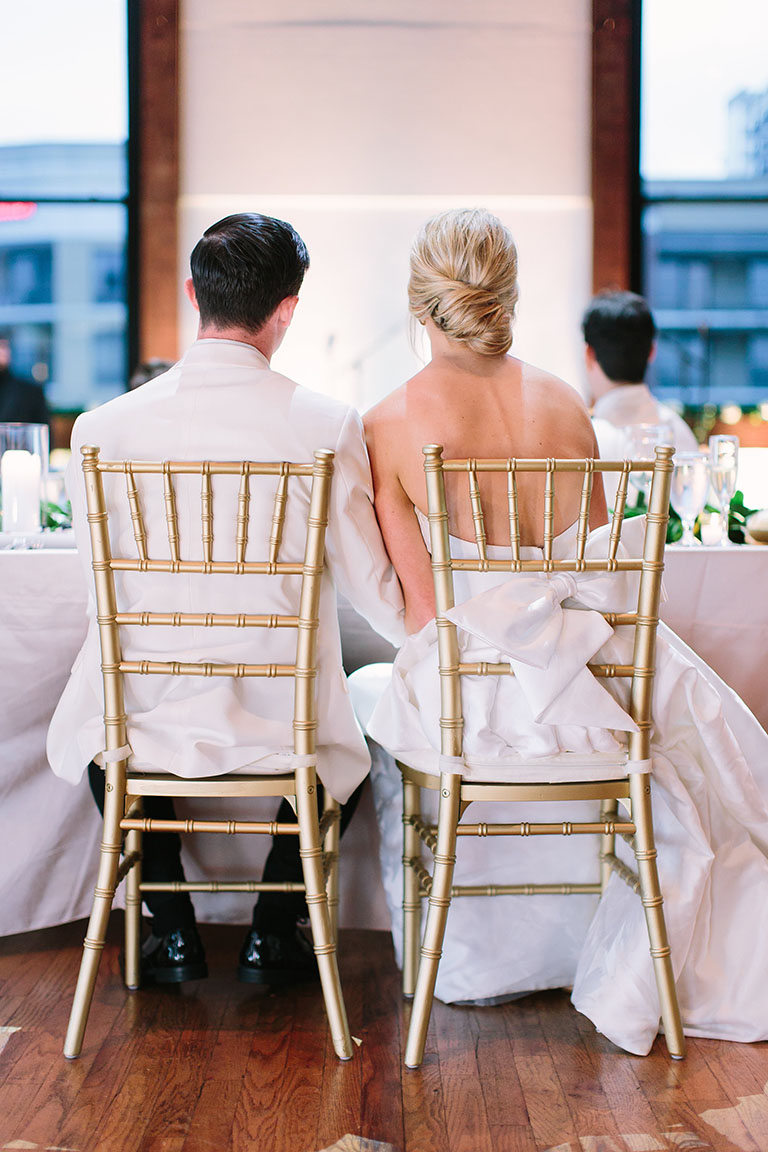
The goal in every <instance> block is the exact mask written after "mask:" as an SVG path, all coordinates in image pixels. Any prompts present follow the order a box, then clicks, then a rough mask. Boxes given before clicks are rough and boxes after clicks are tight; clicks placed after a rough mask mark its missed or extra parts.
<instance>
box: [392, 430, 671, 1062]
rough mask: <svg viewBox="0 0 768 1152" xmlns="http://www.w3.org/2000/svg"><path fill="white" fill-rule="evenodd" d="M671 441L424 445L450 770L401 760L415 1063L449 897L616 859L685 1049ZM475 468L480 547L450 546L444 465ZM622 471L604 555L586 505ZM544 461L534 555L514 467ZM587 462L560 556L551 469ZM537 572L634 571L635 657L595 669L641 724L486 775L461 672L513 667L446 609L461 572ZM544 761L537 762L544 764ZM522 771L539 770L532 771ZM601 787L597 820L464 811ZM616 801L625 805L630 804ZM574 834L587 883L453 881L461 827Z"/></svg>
mask: <svg viewBox="0 0 768 1152" xmlns="http://www.w3.org/2000/svg"><path fill="white" fill-rule="evenodd" d="M672 451H673V450H672V449H671V448H667V447H662V448H657V449H656V459H655V461H634V462H631V461H623V462H605V461H599V460H445V461H444V460H443V459H442V448H441V447H439V446H437V445H430V446H427V447H426V448H424V456H425V461H424V468H425V475H426V484H427V505H428V516H429V533H430V551H431V556H432V572H433V580H434V589H435V600H436V609H437V612H436V622H437V637H438V657H439V675H440V698H441V716H440V731H441V771H440V773H439V774H432V773H429V772H426V771H424V770H419V769H417V768H415V767H412V766H409V765H408V764H404V763H399V768H400V771H401V774H402V779H403V824H404V844H403V862H404V870H403V871H404V876H403V887H404V891H403V935H404V941H403V947H404V958H403V990H404V993H405V994H406V995H413V1007H412V1012H411V1019H410V1027H409V1032H408V1040H407V1045H406V1054H405V1063H406V1065H408V1066H409V1067H417V1066H418V1065H419V1064H420V1063H421V1061H422V1059H423V1056H424V1047H425V1043H426V1036H427V1029H428V1024H429V1017H430V1013H431V1008H432V999H433V995H434V989H435V983H436V980H437V972H438V965H439V962H440V956H441V953H442V946H443V940H444V936H445V927H446V921H447V917H448V912H449V908H450V904H451V900H452V899H453V898H469V897H471V896H480V895H483V896H485V895H494V896H495V895H498V896H503V895H526V896H529V895H540V896H544V895H547V894H555V893H556V894H561V895H578V894H587V893H590V894H599V893H600V892H601V891H603V890H604V888H605V885H606V884H607V882H608V879H609V878H610V875H611V873H612V872H616V873H617V874H618V876H619V877H621V879H622V880H624V881H625V882H626V883H627V884H628V885H629V886H630V887H631V888H633V889H634V890H635V891H636V892H638V893H639V895H640V899H641V900H642V903H643V906H644V910H645V919H646V925H647V929H648V937H649V941H650V952H651V956H652V958H653V966H654V972H655V976H656V984H657V988H658V994H659V1003H660V1016H661V1020H662V1022H663V1025H664V1032H665V1038H666V1043H667V1048H668V1050H669V1052H670V1055H671V1056H673V1057H674V1058H676V1059H681V1058H682V1057H683V1056H684V1055H685V1041H684V1037H683V1031H682V1024H681V1019H680V1010H679V1006H678V1002H677V994H676V990H675V981H674V975H673V971H672V962H671V955H670V948H669V943H668V939H667V931H666V925H665V921H664V913H663V909H662V894H661V888H660V885H659V878H658V873H657V868H656V848H655V844H654V834H653V820H652V811H651V772H650V736H651V726H652V719H651V695H652V685H653V676H654V670H655V649H656V628H657V624H658V614H659V601H660V594H661V575H662V570H663V557H664V544H665V537H666V526H667V519H668V514H669V512H668V510H669V487H670V478H671V472H672V461H671V456H672ZM458 472H462V473H466V475H467V477H468V481H469V493H468V496H469V500H470V502H471V509H472V520H473V523H474V527H475V544H476V547H477V553H478V555H477V559H456V558H454V557H452V556H451V543H450V535H449V529H448V507H447V501H446V483H445V476H446V473H449V474H450V473H458ZM493 472H496V473H505V474H506V477H507V494H508V503H509V524H510V549H509V558H508V559H501V558H495V559H490V558H489V556H488V550H487V546H486V531H485V521H484V513H483V507H482V500H481V495H480V485H479V484H478V474H482V473H493ZM599 472H610V473H618V489H617V494H616V498H615V511H614V513H613V516H612V519H611V523H610V531H609V534H607V547H606V552H605V554H604V555H600V556H595V555H594V554H593V552H591V551H590V549H589V547H588V543H587V541H588V536H589V522H590V506H591V498H592V487H593V480H594V476H595V474H596V473H599ZM532 473H538V474H540V475H541V476H542V477H543V483H544V491H543V509H544V517H543V548H542V549H541V550H540V552H541V555H540V557H538V558H530V552H527V553H526V552H525V550H524V549H523V547H522V546H521V536H520V518H519V513H518V483H517V482H518V477H520V476H530V474H532ZM574 473H581V475H582V483H581V500H580V510H579V516H578V522H577V524H576V532H575V546H574V548H573V551H572V554H571V555H569V556H568V557H567V558H555V555H554V552H553V540H554V530H553V529H554V509H555V480H556V477H557V476H558V475H563V474H570V475H571V477H572V476H573V474H574ZM633 473H644V474H645V476H646V477H647V476H648V474H650V494H649V499H648V514H647V517H646V521H645V531H644V543H643V547H642V554H641V555H637V554H634V555H627V554H626V550H625V549H622V548H621V539H622V528H623V525H624V522H625V516H624V512H625V508H626V497H627V485H628V480H629V477H630V476H631V475H632V474H633ZM456 571H469V572H494V571H496V572H501V571H507V572H509V573H510V580H514V579H515V576H514V575H513V574H514V573H536V574H539V575H540V577H541V578H543V579H546V578H547V577H550V576H554V575H556V574H558V573H573V574H579V573H588V574H595V573H606V574H608V575H610V574H611V573H616V574H623V573H626V572H636V573H637V577H636V583H637V595H636V603H634V605H633V606H632V609H631V611H622V612H618V613H617V612H603V613H602V615H603V617H604V618H605V619H606V620H607V622H608V623H609V624H610V625H611V626H612V627H614V628H617V629H618V628H620V629H622V630H631V635H632V636H633V641H632V646H631V652H632V656H631V661H630V662H629V663H627V664H626V665H594V664H590V665H589V668H590V671H591V672H592V674H593V675H594V676H597V677H607V678H614V677H620V678H625V679H626V680H627V681H628V683H629V706H628V709H627V710H628V713H629V715H630V716H631V718H632V720H633V721H634V722H635V725H636V731H631V732H629V739H628V745H627V747H626V749H625V750H624V749H623V750H622V751H621V752H619V753H616V754H611V753H605V752H601V753H599V754H593V755H592V757H590V755H584V754H576V753H569V752H561V753H559V754H558V755H557V756H556V757H552V758H551V765H550V766H551V769H552V774H551V777H550V778H551V779H553V780H556V781H557V782H554V783H541V782H539V781H540V780H541V778H542V777H541V773H542V770H543V769H545V770H546V768H547V763H545V761H544V760H543V759H542V758H541V757H536V758H529V759H528V760H526V759H525V758H522V757H518V758H516V759H515V761H514V769H515V771H514V778H515V782H514V783H510V782H508V781H509V773H508V772H507V773H505V774H504V775H503V778H502V774H501V773H498V772H497V777H496V779H494V774H493V769H492V768H488V769H487V770H486V771H485V772H484V773H483V777H487V778H482V779H476V778H473V779H471V780H468V779H465V778H464V777H463V775H462V763H463V756H464V747H463V726H464V719H463V714H462V691H461V682H462V678H464V677H486V676H500V675H512V674H514V673H513V669H512V668H511V667H510V664H509V663H498V664H487V663H481V664H473V663H463V662H462V657H461V649H460V644H459V634H458V630H457V626H456V624H455V623H453V622H452V621H451V620H450V619H449V618H448V616H447V615H446V613H449V612H451V610H452V609H454V607H455V596H454V572H456ZM534 770H535V771H534ZM526 772H528V773H529V775H528V777H527V776H526ZM423 788H427V789H432V790H435V791H438V792H439V803H438V816H437V823H436V824H432V823H428V822H427V821H425V820H424V819H423V818H422V815H421V789H423ZM572 800H573V801H576V800H591V801H595V800H600V803H601V810H600V819H599V820H598V821H594V820H593V821H590V822H582V823H577V822H570V821H568V822H565V823H563V822H557V823H555V822H551V823H548V822H546V821H543V822H542V823H539V824H534V823H531V822H521V823H517V824H515V823H508V824H486V823H479V822H478V823H463V822H462V817H463V815H464V813H465V811H466V809H467V807H468V806H469V805H470V804H472V803H473V802H475V801H509V802H512V803H514V802H526V803H530V802H532V801H533V802H535V801H543V802H562V801H572ZM619 801H621V802H622V805H623V806H624V807H626V809H627V811H628V815H627V816H626V817H625V816H620V815H619V811H618V804H619ZM499 835H501V836H539V835H546V836H561V835H563V836H572V835H594V836H596V837H597V838H598V840H599V843H600V845H601V851H600V856H599V865H598V863H597V862H596V871H599V875H597V876H596V879H595V881H594V883H589V884H570V883H564V884H536V883H531V884H525V885H521V884H517V885H506V886H504V885H491V886H485V885H482V886H481V885H478V886H473V887H469V886H466V887H463V888H462V887H461V886H456V885H454V883H453V877H454V865H455V861H456V852H457V842H458V840H459V839H460V838H462V837H464V836H482V837H488V838H490V839H489V851H492V844H493V839H492V838H493V837H495V836H499ZM617 835H619V836H621V837H624V838H625V839H627V840H628V841H629V843H630V844H631V846H632V849H633V852H634V857H635V861H636V870H634V869H631V868H630V867H629V866H628V865H627V864H626V863H625V862H624V861H622V860H621V859H620V857H619V856H618V855H617V853H616V836H617ZM423 847H426V848H427V849H428V850H429V851H430V852H431V854H432V856H433V868H432V871H431V872H430V871H429V869H428V868H427V867H425V865H424V863H423V862H422V849H423ZM424 897H427V898H428V901H429V903H428V911H427V919H426V927H425V929H424V934H423V938H421V902H422V899H423V898H424Z"/></svg>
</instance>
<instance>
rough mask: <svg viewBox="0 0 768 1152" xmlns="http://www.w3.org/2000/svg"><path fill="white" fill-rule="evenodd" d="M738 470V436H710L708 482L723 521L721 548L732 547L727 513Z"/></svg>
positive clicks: (734, 489)
mask: <svg viewBox="0 0 768 1152" xmlns="http://www.w3.org/2000/svg"><path fill="white" fill-rule="evenodd" d="M738 470H739V438H738V436H710V438H709V482H710V485H711V488H712V494H713V496H714V498H715V503H716V504H717V506H718V508H719V509H720V515H721V517H722V521H723V535H722V538H721V540H720V547H721V548H730V547H732V544H731V541H730V540H729V539H728V515H729V512H730V508H731V498H732V496H733V494H734V492H735V491H736V478H737V475H738Z"/></svg>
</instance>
